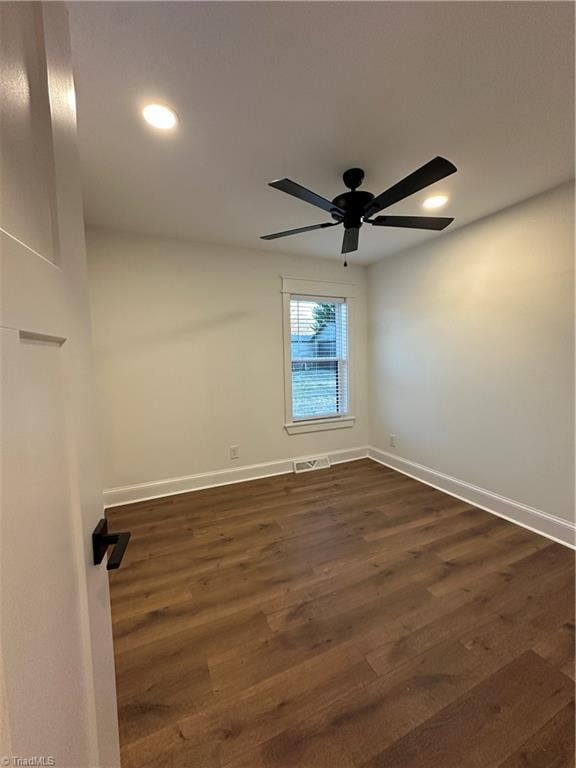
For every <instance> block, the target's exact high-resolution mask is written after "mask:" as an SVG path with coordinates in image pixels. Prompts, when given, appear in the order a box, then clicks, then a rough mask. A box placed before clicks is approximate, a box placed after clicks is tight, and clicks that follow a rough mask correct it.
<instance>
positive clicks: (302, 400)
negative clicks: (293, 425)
mask: <svg viewBox="0 0 576 768" xmlns="http://www.w3.org/2000/svg"><path fill="white" fill-rule="evenodd" d="M290 352H291V377H292V419H293V421H303V420H306V419H321V418H329V417H335V416H344V415H345V414H347V413H348V307H347V304H346V300H345V299H332V298H330V299H327V298H314V297H310V296H290Z"/></svg>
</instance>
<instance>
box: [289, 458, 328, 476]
mask: <svg viewBox="0 0 576 768" xmlns="http://www.w3.org/2000/svg"><path fill="white" fill-rule="evenodd" d="M329 466H330V459H329V458H328V456H315V457H314V458H313V459H298V460H297V461H295V462H294V472H312V470H314V469H328V467H329Z"/></svg>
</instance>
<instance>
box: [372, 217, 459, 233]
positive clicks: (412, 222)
mask: <svg viewBox="0 0 576 768" xmlns="http://www.w3.org/2000/svg"><path fill="white" fill-rule="evenodd" d="M453 221H454V219H451V218H450V217H449V216H377V217H376V218H375V219H369V220H368V221H367V222H366V223H367V224H374V226H376V227H410V228H412V229H435V230H438V231H440V230H442V229H446V227H447V226H448V225H449V224H452V222H453Z"/></svg>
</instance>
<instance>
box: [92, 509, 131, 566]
mask: <svg viewBox="0 0 576 768" xmlns="http://www.w3.org/2000/svg"><path fill="white" fill-rule="evenodd" d="M129 541H130V532H129V531H126V532H125V533H108V521H107V520H106V519H105V518H102V520H100V522H99V523H98V525H97V526H96V528H94V531H93V532H92V551H93V552H94V565H100V563H101V562H102V560H103V559H104V555H105V554H106V551H107V550H108V547H111V546H114V549H113V550H112V554H111V555H110V557H109V558H108V562H107V563H106V569H107V570H108V571H114V570H116V568H119V567H120V563H121V562H122V558H123V557H124V552H126V547H127V546H128V542H129Z"/></svg>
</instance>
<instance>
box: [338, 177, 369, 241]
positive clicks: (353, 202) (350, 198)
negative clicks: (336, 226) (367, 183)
mask: <svg viewBox="0 0 576 768" xmlns="http://www.w3.org/2000/svg"><path fill="white" fill-rule="evenodd" d="M342 178H343V180H344V184H345V185H346V186H347V187H348V189H349V190H350V192H344V193H343V194H341V195H338V196H337V197H335V198H334V200H332V202H333V203H334V205H336V206H337V207H338V208H340V209H341V210H343V211H344V217H342V215H341V214H338V213H337V212H333V213H332V218H333V219H336V221H343V222H344V228H345V229H354V228H358V229H359V228H360V227H361V226H362V215H363V212H364V209H365V208H366V206H367V205H368V203H369V202H371V201H372V200H374V195H373V194H372V192H357V191H356V190H357V187H359V186H360V184H362V182H363V181H364V171H363V170H362V168H349V169H348V170H347V171H344V173H343V175H342Z"/></svg>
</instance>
